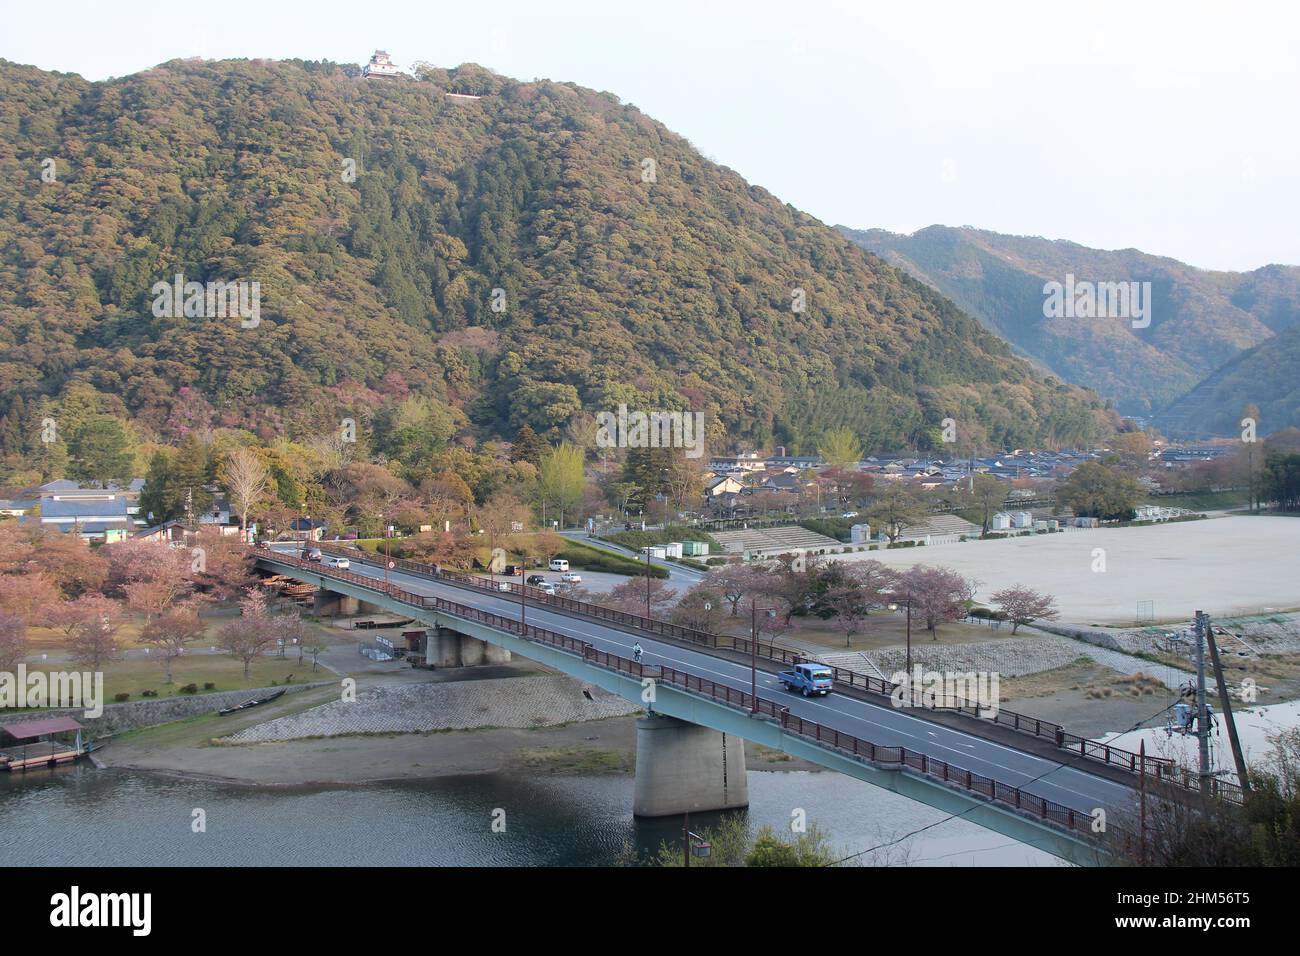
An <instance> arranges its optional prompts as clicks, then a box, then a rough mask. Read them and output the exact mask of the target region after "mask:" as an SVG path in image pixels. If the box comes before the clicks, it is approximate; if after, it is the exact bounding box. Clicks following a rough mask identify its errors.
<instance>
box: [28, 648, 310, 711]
mask: <svg viewBox="0 0 1300 956" xmlns="http://www.w3.org/2000/svg"><path fill="white" fill-rule="evenodd" d="M102 669H103V672H104V700H105V702H106V703H112V702H113V700H114V698H115V697H116V696H117V695H118V694H130V695H131V697H130V699H131V700H146V699H148V698H145V697H142V696H141V695H142V692H143V691H146V690H152V691H157V693H158V697H159V698H165V697H177V696H182V695H181V693H180V689H181V688H182V687H184V686H185V685H187V684H191V683H193V684H197V685H198V692H199V693H200V694H204V693H209V694H211V693H217V692H219V691H223V690H251V689H252V688H254V687H270V686H271V685H272V684H282V683H284V682H285V680H286V679H287V678H288V677H289V675H291V674H292V675H293V682H294V683H295V684H299V683H307V682H309V681H312V680H322V679H325V678H327V677H328V676H329V674H330V672H328V671H325V672H321V671H317V672H316V673H315V674H313V673H312V670H311V660H310V658H308V659H306V660H304V661H303V663H301V664H299V663H298V657H297V655H296V654H294V655H293V656H290V657H286V658H285V659H284V660H281V659H280V658H278V657H264V658H261V659H260V660H256V661H254V662H253V663H252V665H251V666H250V667H249V677H248V679H245V678H244V664H243V662H242V661H239V660H236V659H235V658H233V657H228V656H227V655H225V654H191V655H187V656H185V657H180V658H178V659H177V660H176V661H175V662H174V663H173V664H172V683H170V684H166V683H164V681H165V680H166V675H165V673H164V671H163V666H162V664H161V663H159V662H158V661H157V660H148V659H143V658H132V659H130V660H124V661H111V662H109V663H107V664H104V665H103V667H102ZM68 670H75V671H87V670H90V667H89V665H85V664H71V663H57V662H49V663H42V662H39V661H38V662H36V663H29V664H28V665H27V671H28V673H33V672H35V671H45V672H46V673H49V672H50V671H68ZM206 683H211V684H215V685H216V686H215V687H212V688H210V689H208V690H205V689H204V687H203V685H204V684H206Z"/></svg>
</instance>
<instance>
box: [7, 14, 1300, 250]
mask: <svg viewBox="0 0 1300 956" xmlns="http://www.w3.org/2000/svg"><path fill="white" fill-rule="evenodd" d="M4 17H5V27H4V31H3V35H0V57H4V58H6V59H9V60H13V61H16V62H19V63H32V64H35V65H37V66H40V67H42V68H44V69H51V70H64V71H69V72H75V73H80V74H81V75H83V76H85V77H86V78H87V79H95V80H97V79H104V78H106V77H109V76H122V75H125V74H128V73H133V72H136V71H138V70H141V69H144V68H147V67H149V66H152V65H154V64H156V63H160V62H162V61H164V60H169V59H172V58H175V57H186V56H202V57H208V58H226V57H274V58H283V57H302V58H305V59H330V60H336V61H340V62H364V61H365V60H366V59H367V58H368V57H369V55H370V53H371V52H372V51H373V50H374V49H375V48H376V47H379V48H383V49H386V50H388V51H389V52H390V53H391V54H392V55H393V57H394V59H395V60H396V61H397V62H398V63H399V64H400V65H402V66H408V65H409V64H410V63H411V62H412V61H413V60H427V61H429V62H432V63H435V64H437V65H439V66H455V65H457V64H459V63H462V62H467V61H473V62H478V63H482V64H484V65H485V66H489V67H491V68H492V69H494V70H496V71H498V72H500V73H504V74H506V75H508V76H512V77H516V78H520V79H525V80H529V79H533V78H536V77H547V78H550V79H554V80H572V81H574V82H577V83H580V84H582V85H584V86H590V87H594V88H596V89H602V90H609V91H611V92H613V93H615V94H617V95H618V96H620V97H621V98H622V99H623V100H624V101H626V102H630V103H634V104H636V106H638V107H639V108H640V109H642V110H643V111H644V112H646V113H648V114H650V115H651V116H653V117H654V118H655V119H658V120H660V121H661V122H663V123H665V124H666V125H667V126H669V127H670V128H671V129H673V130H675V131H677V132H678V133H681V134H682V135H684V136H686V137H687V138H688V139H689V140H690V141H691V142H692V143H694V144H695V145H696V146H697V147H698V148H699V149H700V150H701V151H702V152H703V153H704V154H705V155H707V156H709V157H710V158H712V159H714V160H716V161H717V162H720V163H723V164H725V165H727V166H730V167H732V168H733V169H735V170H736V171H737V172H739V173H740V174H741V175H743V176H744V177H745V178H746V179H748V180H749V181H751V182H753V183H757V184H758V185H761V186H763V187H765V188H767V189H769V190H771V191H772V192H773V193H775V194H776V195H777V196H779V197H780V198H781V199H783V200H785V201H786V202H789V203H792V204H793V205H795V206H798V207H800V208H802V209H804V210H807V211H808V212H810V213H812V214H813V215H815V216H817V217H819V218H821V219H822V220H824V221H825V222H827V223H844V224H846V225H850V226H855V227H861V228H867V227H872V226H878V227H882V228H886V229H892V230H895V231H903V232H910V231H912V230H914V229H917V228H920V227H923V226H927V225H930V224H932V223H944V224H947V225H973V226H979V227H981V228H986V229H994V230H997V231H1000V232H1010V233H1018V234H1023V235H1042V236H1047V237H1049V238H1068V239H1073V240H1075V241H1077V242H1080V243H1083V244H1084V245H1090V246H1098V247H1101V248H1106V249H1117V248H1126V247H1130V246H1132V247H1136V248H1139V249H1142V250H1144V251H1147V252H1152V253H1157V254H1161V255H1169V256H1173V257H1175V258H1178V259H1182V260H1184V261H1187V262H1190V263H1192V264H1194V265H1198V266H1202V267H1205V268H1220V269H1250V268H1255V267H1257V266H1260V265H1264V264H1265V263H1269V262H1284V263H1290V264H1300V122H1297V120H1298V119H1300V116H1298V114H1300V105H1298V104H1300V56H1298V55H1297V49H1296V45H1297V37H1300V5H1286V6H1283V5H1281V4H1278V5H1276V6H1275V5H1273V4H1265V3H1249V2H1241V0H1238V2H1236V3H1232V4H1227V3H1222V2H1219V3H1195V2H1169V3H1157V2H1146V0H1124V2H1118V3H1111V2H1090V3H1087V4H1078V3H1068V4H1067V3H1064V2H1052V0H1039V2H1037V3H1032V2H1026V3H1019V2H996V3H990V4H981V3H975V2H971V0H964V2H952V3H948V2H931V3H926V2H913V0H904V2H899V0H888V2H877V0H862V2H858V3H851V2H848V3H832V2H815V0H796V2H786V3H775V2H767V0H750V2H744V3H708V2H706V0H697V2H694V3H691V2H676V0H654V2H646V3H635V2H634V3H619V2H617V0H602V2H591V3H586V2H569V0H552V2H546V3H543V2H537V0H533V2H494V0H465V2H458V3H443V2H436V0H425V2H420V0H365V2H361V0H351V2H330V0H321V2H312V3H307V2H275V0H259V2H250V0H221V2H219V3H204V4H187V3H178V2H176V0H169V2H157V3H154V2H131V0H122V2H114V3H105V2H103V0H88V2H83V0H69V2H63V3H60V4H58V5H57V9H55V8H53V7H51V6H50V5H48V4H37V3H22V4H10V5H7V6H6V9H5V13H4Z"/></svg>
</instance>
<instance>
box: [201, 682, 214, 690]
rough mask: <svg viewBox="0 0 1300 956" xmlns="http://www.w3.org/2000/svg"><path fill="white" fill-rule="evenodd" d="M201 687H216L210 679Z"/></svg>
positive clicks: (207, 688) (205, 688) (208, 688)
mask: <svg viewBox="0 0 1300 956" xmlns="http://www.w3.org/2000/svg"><path fill="white" fill-rule="evenodd" d="M203 689H204V690H216V689H217V685H216V684H214V683H212V681H207V682H206V683H205V684H204V685H203Z"/></svg>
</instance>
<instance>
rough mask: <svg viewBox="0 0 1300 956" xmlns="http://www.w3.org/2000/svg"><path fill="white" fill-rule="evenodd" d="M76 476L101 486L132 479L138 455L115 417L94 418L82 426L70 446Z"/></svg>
mask: <svg viewBox="0 0 1300 956" xmlns="http://www.w3.org/2000/svg"><path fill="white" fill-rule="evenodd" d="M68 454H69V457H70V458H71V472H72V477H74V478H77V479H80V480H83V481H91V482H94V483H96V484H98V485H99V486H100V487H107V486H108V484H109V483H110V482H117V483H118V484H119V485H125V484H127V483H128V482H129V481H130V480H131V469H132V467H133V466H134V464H135V453H134V452H133V451H132V449H131V443H130V441H129V440H128V438H127V435H126V430H125V429H123V428H122V423H121V422H120V421H118V420H117V419H115V418H107V417H99V418H92V419H90V420H89V421H87V422H85V423H84V424H82V425H80V426H78V428H77V430H76V431H75V432H74V433H73V434H72V438H71V440H70V441H69V443H68Z"/></svg>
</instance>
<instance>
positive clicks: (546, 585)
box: [537, 581, 560, 594]
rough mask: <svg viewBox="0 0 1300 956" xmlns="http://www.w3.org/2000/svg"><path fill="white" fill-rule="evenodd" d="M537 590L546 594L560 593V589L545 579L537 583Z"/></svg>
mask: <svg viewBox="0 0 1300 956" xmlns="http://www.w3.org/2000/svg"><path fill="white" fill-rule="evenodd" d="M537 590H539V591H541V592H542V593H544V594H558V593H559V590H560V589H559V588H557V587H556V586H555V585H554V584H552V583H551V582H550V581H543V582H542V583H541V584H539V585H537Z"/></svg>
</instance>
